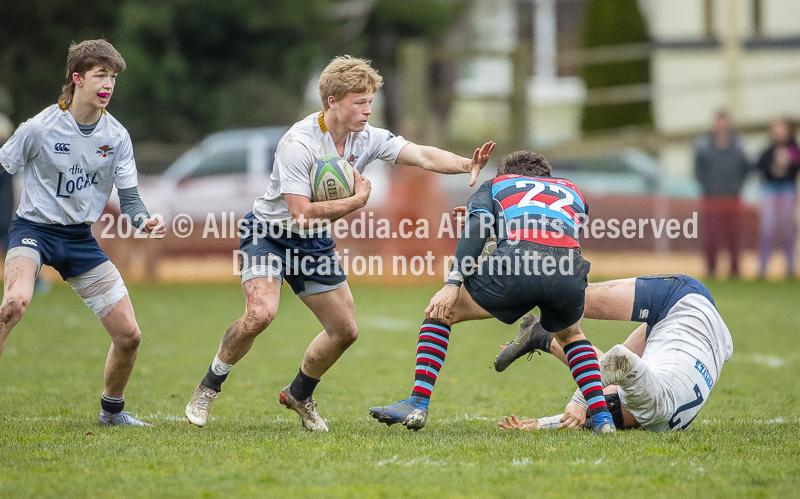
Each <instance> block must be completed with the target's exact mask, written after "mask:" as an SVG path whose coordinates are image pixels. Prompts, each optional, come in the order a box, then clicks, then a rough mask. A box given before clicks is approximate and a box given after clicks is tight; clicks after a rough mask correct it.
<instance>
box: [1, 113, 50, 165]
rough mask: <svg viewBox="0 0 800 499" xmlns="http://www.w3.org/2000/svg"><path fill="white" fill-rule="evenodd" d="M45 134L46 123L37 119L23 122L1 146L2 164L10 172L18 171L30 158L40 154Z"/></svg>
mask: <svg viewBox="0 0 800 499" xmlns="http://www.w3.org/2000/svg"><path fill="white" fill-rule="evenodd" d="M45 134H46V130H45V127H44V125H43V124H42V123H40V122H39V121H36V120H35V119H30V120H28V121H26V122H25V123H23V124H21V125H20V126H19V128H17V131H16V132H14V135H12V136H11V138H9V139H8V141H7V142H6V143H5V144H4V145H3V147H2V148H0V164H2V165H3V168H5V170H6V171H7V172H8V173H11V174H13V173H16V172H17V170H19V169H20V168H22V167H23V166H25V164H26V163H27V162H28V161H29V160H31V159H33V158H35V157H36V156H38V155H39V150H40V149H41V147H42V141H43V140H44V136H45Z"/></svg>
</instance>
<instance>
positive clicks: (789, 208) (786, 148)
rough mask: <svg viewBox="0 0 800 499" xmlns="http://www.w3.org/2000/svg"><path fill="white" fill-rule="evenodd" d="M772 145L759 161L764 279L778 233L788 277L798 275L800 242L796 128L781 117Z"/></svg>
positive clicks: (773, 128) (761, 271)
mask: <svg viewBox="0 0 800 499" xmlns="http://www.w3.org/2000/svg"><path fill="white" fill-rule="evenodd" d="M770 137H771V139H772V144H771V145H770V147H769V148H767V149H766V150H765V151H764V152H763V153H762V154H761V158H759V160H758V171H759V172H761V176H762V178H763V179H764V194H763V196H762V201H761V238H760V241H759V245H758V255H759V267H758V275H759V277H760V278H762V279H763V278H764V277H765V276H766V274H767V264H768V263H769V257H770V255H771V254H772V242H773V239H774V237H775V233H776V232H777V233H778V237H779V238H780V239H781V244H782V246H783V252H784V254H785V255H786V277H789V278H793V277H794V276H795V261H794V260H795V258H794V246H795V240H796V239H797V174H798V173H799V172H800V148H798V146H797V142H796V140H795V128H794V125H793V124H792V123H791V122H790V121H789V120H788V119H786V118H778V119H776V120H774V121H773V122H772V124H771V125H770Z"/></svg>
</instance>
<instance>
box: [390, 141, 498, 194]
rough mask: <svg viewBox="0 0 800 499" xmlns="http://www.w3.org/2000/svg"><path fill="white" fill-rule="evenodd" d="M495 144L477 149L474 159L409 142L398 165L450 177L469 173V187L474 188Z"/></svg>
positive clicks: (399, 155)
mask: <svg viewBox="0 0 800 499" xmlns="http://www.w3.org/2000/svg"><path fill="white" fill-rule="evenodd" d="M495 145H496V144H495V143H494V142H491V141H489V142H487V143H485V144H483V145H482V146H481V147H479V148H477V149H475V152H474V153H473V154H472V159H469V158H465V157H463V156H459V155H457V154H453V153H451V152H449V151H445V150H442V149H439V148H438V147H433V146H421V145H419V144H415V143H413V142H409V143H408V144H406V145H405V147H403V148H402V149H401V150H400V154H398V155H397V161H396V163H397V164H400V165H410V166H419V167H420V168H422V169H424V170H428V171H432V172H436V173H444V174H448V175H452V174H456V173H469V174H470V181H469V185H470V187H472V186H473V185H475V182H476V181H477V179H478V174H479V173H480V172H481V169H482V168H483V167H484V166H486V163H488V162H489V157H490V156H491V155H492V151H494V148H495Z"/></svg>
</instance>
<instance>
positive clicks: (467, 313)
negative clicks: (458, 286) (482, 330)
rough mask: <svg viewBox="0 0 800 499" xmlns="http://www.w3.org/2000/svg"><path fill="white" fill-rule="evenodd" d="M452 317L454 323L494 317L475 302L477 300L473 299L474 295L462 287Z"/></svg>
mask: <svg viewBox="0 0 800 499" xmlns="http://www.w3.org/2000/svg"><path fill="white" fill-rule="evenodd" d="M450 317H451V319H452V324H456V323H459V322H464V321H475V320H481V319H492V318H493V316H492V314H490V313H489V312H487V311H486V310H484V308H483V307H481V306H480V305H478V304H477V303H475V300H473V299H472V296H470V294H469V293H468V292H467V290H466V289H462V290H461V292H460V293H459V294H458V300H456V304H455V305H454V306H453V310H452V312H451V313H450Z"/></svg>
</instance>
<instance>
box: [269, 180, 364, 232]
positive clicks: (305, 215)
mask: <svg viewBox="0 0 800 499" xmlns="http://www.w3.org/2000/svg"><path fill="white" fill-rule="evenodd" d="M353 176H354V178H355V186H354V191H355V194H353V195H352V196H351V197H349V198H343V199H335V200H333V201H317V202H314V203H312V202H311V199H309V198H308V196H303V195H301V194H288V193H287V194H284V195H283V197H284V198H285V199H286V204H287V205H288V206H289V212H290V213H291V214H292V218H293V219H294V222H295V224H297V226H298V227H299V228H300V229H306V228H308V227H309V226H312V225H316V226H319V224H320V222H321V221H323V220H327V221H328V222H334V221H336V220H339V219H340V218H342V217H344V216H345V215H348V214H350V213H352V212H354V211H356V210H358V209H359V208H363V207H364V206H365V205H366V204H367V200H368V199H369V195H370V192H371V191H372V184H371V183H370V181H369V180H368V179H367V178H366V177H363V176H362V175H361V174H360V173H359V172H358V170H353Z"/></svg>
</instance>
